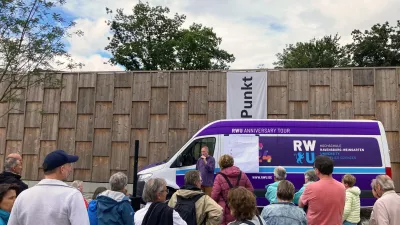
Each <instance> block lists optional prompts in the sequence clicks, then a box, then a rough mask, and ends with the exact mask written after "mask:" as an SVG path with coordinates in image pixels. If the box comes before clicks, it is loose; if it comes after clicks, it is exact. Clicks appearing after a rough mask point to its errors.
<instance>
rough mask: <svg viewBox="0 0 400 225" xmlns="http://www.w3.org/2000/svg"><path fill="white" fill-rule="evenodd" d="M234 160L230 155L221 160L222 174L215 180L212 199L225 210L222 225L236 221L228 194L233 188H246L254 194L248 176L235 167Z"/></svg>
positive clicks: (222, 157)
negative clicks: (229, 203) (231, 210)
mask: <svg viewBox="0 0 400 225" xmlns="http://www.w3.org/2000/svg"><path fill="white" fill-rule="evenodd" d="M233 164H234V160H233V158H232V156H230V155H223V156H221V158H220V159H219V167H220V168H221V172H220V173H218V174H217V176H216V177H215V180H214V185H213V189H212V192H211V198H212V199H214V201H216V202H217V203H218V204H219V205H220V206H221V207H222V208H223V210H224V214H223V218H222V223H221V225H227V224H228V223H229V222H232V221H234V220H235V218H234V217H233V216H232V215H231V212H230V209H229V206H228V204H227V202H228V192H229V190H230V189H231V188H232V187H238V186H241V187H245V188H246V189H248V190H249V191H251V192H253V191H254V188H253V185H252V184H251V183H250V180H249V178H248V177H247V175H246V174H245V173H244V172H242V171H241V170H240V169H239V168H238V167H236V166H234V165H233Z"/></svg>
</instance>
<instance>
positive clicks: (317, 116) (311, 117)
mask: <svg viewBox="0 0 400 225" xmlns="http://www.w3.org/2000/svg"><path fill="white" fill-rule="evenodd" d="M310 119H312V120H330V119H331V116H328V115H310Z"/></svg>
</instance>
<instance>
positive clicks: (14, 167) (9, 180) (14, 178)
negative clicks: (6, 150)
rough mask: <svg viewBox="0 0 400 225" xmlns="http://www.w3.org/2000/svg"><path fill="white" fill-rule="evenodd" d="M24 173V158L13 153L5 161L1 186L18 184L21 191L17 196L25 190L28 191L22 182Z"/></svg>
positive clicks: (0, 175)
mask: <svg viewBox="0 0 400 225" xmlns="http://www.w3.org/2000/svg"><path fill="white" fill-rule="evenodd" d="M21 172H22V157H21V155H20V154H18V153H11V154H9V155H8V156H7V158H6V160H5V161H4V171H3V172H2V173H0V184H16V185H18V187H19V189H18V191H17V196H18V195H19V194H20V193H21V192H22V191H24V190H26V189H28V185H26V184H25V183H24V182H23V181H22V180H21Z"/></svg>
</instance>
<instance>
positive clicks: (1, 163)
mask: <svg viewBox="0 0 400 225" xmlns="http://www.w3.org/2000/svg"><path fill="white" fill-rule="evenodd" d="M4 158H5V156H4V155H0V168H4Z"/></svg>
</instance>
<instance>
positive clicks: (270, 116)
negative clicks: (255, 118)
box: [268, 115, 288, 119]
mask: <svg viewBox="0 0 400 225" xmlns="http://www.w3.org/2000/svg"><path fill="white" fill-rule="evenodd" d="M287 118H288V115H268V119H287Z"/></svg>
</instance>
